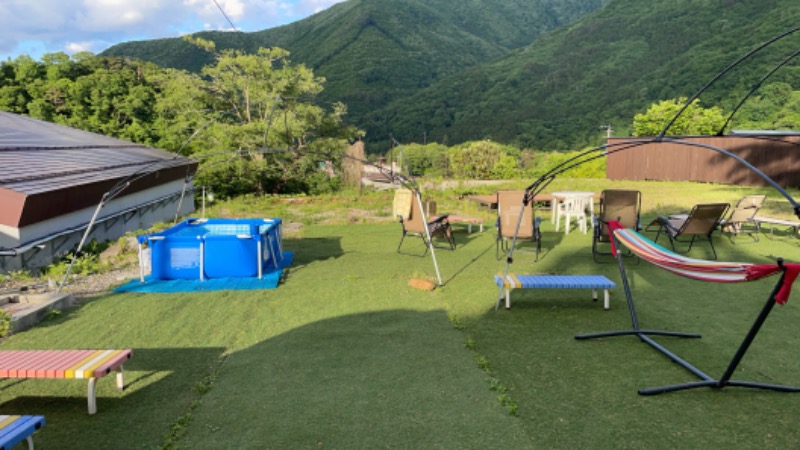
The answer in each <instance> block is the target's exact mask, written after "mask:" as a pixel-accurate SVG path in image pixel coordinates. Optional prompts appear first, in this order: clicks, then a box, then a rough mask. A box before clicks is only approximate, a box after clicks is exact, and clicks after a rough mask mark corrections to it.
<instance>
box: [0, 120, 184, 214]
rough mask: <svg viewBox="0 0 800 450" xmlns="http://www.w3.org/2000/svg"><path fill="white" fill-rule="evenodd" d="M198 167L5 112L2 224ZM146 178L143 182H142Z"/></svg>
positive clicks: (0, 131)
mask: <svg viewBox="0 0 800 450" xmlns="http://www.w3.org/2000/svg"><path fill="white" fill-rule="evenodd" d="M196 166H197V162H195V161H193V160H191V159H189V158H185V157H182V156H179V155H176V154H173V153H169V152H166V151H163V150H158V149H155V148H152V147H147V146H144V145H140V144H135V143H132V142H127V141H123V140H119V139H114V138H110V137H106V136H102V135H99V134H95V133H90V132H86V131H81V130H76V129H74V128H69V127H65V126H61V125H56V124H53V123H49V122H45V121H41V120H36V119H31V118H29V117H24V116H20V115H16V114H12V113H8V112H3V111H0V167H2V171H0V205H2V208H0V224H2V225H8V226H15V227H20V226H24V225H29V224H31V223H36V222H38V221H41V220H46V219H49V218H53V217H57V216H59V215H62V214H66V213H69V212H73V211H77V210H81V209H84V208H86V207H88V206H92V205H96V204H97V203H98V202H99V201H100V199H101V198H102V196H103V194H104V193H105V192H107V191H108V190H109V189H111V188H112V187H113V186H114V185H115V184H117V183H118V182H120V181H121V180H123V179H125V178H126V177H136V178H137V181H136V182H135V183H134V184H132V185H131V186H130V187H129V188H128V189H126V192H123V194H121V195H126V194H130V193H133V192H137V191H141V190H143V189H147V188H149V187H152V186H154V185H159V184H163V183H167V182H170V181H174V180H176V179H180V178H182V177H184V176H185V175H186V174H187V173H190V172H193V171H194V170H195V169H196ZM140 175H141V178H139V176H140Z"/></svg>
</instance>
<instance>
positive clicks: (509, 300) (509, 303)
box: [506, 288, 511, 309]
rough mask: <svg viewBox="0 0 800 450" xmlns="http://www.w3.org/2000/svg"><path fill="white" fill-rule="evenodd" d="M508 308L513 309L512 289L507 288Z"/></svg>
mask: <svg viewBox="0 0 800 450" xmlns="http://www.w3.org/2000/svg"><path fill="white" fill-rule="evenodd" d="M506 309H511V289H508V288H506Z"/></svg>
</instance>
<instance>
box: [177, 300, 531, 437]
mask: <svg viewBox="0 0 800 450" xmlns="http://www.w3.org/2000/svg"><path fill="white" fill-rule="evenodd" d="M495 397H496V395H495V394H494V393H492V391H491V390H490V389H489V384H488V382H487V380H486V378H485V375H484V374H483V372H482V371H481V370H480V369H479V368H478V367H477V365H476V364H475V362H474V361H473V360H472V357H471V355H470V353H469V352H468V351H467V350H466V349H465V348H464V344H463V334H462V333H460V332H458V331H457V330H455V329H454V328H453V326H452V325H451V324H450V322H449V319H448V317H447V315H446V313H445V312H443V311H432V312H417V311H409V310H389V311H381V312H374V313H364V314H353V315H346V316H340V317H337V318H334V319H328V320H322V321H319V322H315V323H312V324H309V325H306V326H302V327H299V328H296V329H293V330H291V331H289V332H286V333H284V334H281V335H279V336H276V337H274V338H271V339H268V340H266V341H264V342H261V343H259V344H256V345H254V346H252V347H249V348H247V349H244V350H241V351H238V352H235V353H232V354H231V355H230V356H229V357H228V358H227V359H226V361H225V364H224V366H223V369H222V375H221V376H220V379H219V381H218V382H217V383H215V385H214V387H213V389H212V390H211V391H210V392H209V394H207V395H206V396H205V397H203V400H202V403H203V404H202V406H201V407H200V408H198V410H197V411H196V413H195V414H194V417H193V419H192V422H191V424H190V426H189V428H188V429H187V433H186V435H185V436H184V438H183V439H181V440H180V441H179V442H178V443H179V445H180V446H181V447H185V448H197V447H198V446H202V447H206V448H210V447H222V448H305V447H325V448H378V447H392V446H395V445H399V446H400V447H404V448H489V447H495V448H514V447H517V448H518V447H519V446H520V445H521V443H520V439H522V437H523V435H522V434H521V433H520V432H519V429H517V428H515V427H516V426H517V425H516V422H517V421H515V420H514V418H513V417H511V416H509V415H508V413H507V412H506V411H505V410H504V408H503V407H502V406H501V405H500V404H499V402H498V401H497V400H496V398H495Z"/></svg>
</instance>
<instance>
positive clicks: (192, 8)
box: [0, 0, 344, 61]
mask: <svg viewBox="0 0 800 450" xmlns="http://www.w3.org/2000/svg"><path fill="white" fill-rule="evenodd" d="M341 1H344V0H277V1H275V0H216V1H215V0H2V1H0V61H5V60H6V59H8V58H11V59H14V58H16V57H17V56H19V55H28V56H30V57H32V58H34V59H36V60H39V59H41V57H42V55H44V54H45V53H55V52H64V53H67V54H69V55H72V54H74V53H77V52H81V51H89V52H92V53H100V52H102V51H103V50H105V49H107V48H108V47H111V46H112V45H114V44H117V43H120V42H126V41H134V40H145V39H158V38H169V37H179V36H182V35H184V34H189V33H194V32H197V31H203V30H231V29H232V27H231V24H230V23H229V21H228V19H230V22H232V23H233V25H234V26H235V27H236V29H237V30H239V31H259V30H263V29H266V28H273V27H276V26H279V25H285V24H287V23H291V22H295V21H297V20H300V19H303V18H305V17H308V16H310V15H312V14H315V13H317V12H320V11H322V10H324V9H326V8H328V7H330V6H331V5H333V4H334V3H339V2H341ZM220 8H221V9H222V11H224V12H225V14H223V13H222V11H221V10H220ZM226 15H227V17H228V19H226V17H225V16H226Z"/></svg>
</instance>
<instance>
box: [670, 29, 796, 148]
mask: <svg viewBox="0 0 800 450" xmlns="http://www.w3.org/2000/svg"><path fill="white" fill-rule="evenodd" d="M798 30H800V27H796V28H792V29H791V30H789V31H786V32H783V33H781V34H779V35H778V36H775V37H773V38H771V39H769V40H768V41H766V42H764V43H762V44H761V45H759V46H758V47H756V48H754V49H753V50H750V51H749V52H747V53H746V54H745V55H744V56H742V57H741V58H739V59H737V60H736V61H734V62H733V63H732V64H730V65H729V66H728V67H726V68H725V69H723V70H722V72H720V73H718V74H717V75H716V76H714V78H712V79H711V81H709V82H708V83H706V84H705V85H704V86H703V87H701V88H700V90H698V91H697V92H695V94H694V95H692V97H691V98H690V99H688V100H687V101H686V103H685V104H684V105H683V107H682V108H681V109H680V110H679V111H678V112H677V113H675V116H673V117H672V120H670V121H669V123H667V125H666V126H665V127H664V129H663V130H661V133H659V135H658V136H657V137H656V139H657V140H661V138H663V137H664V135H665V134H666V133H667V130H669V129H670V127H672V124H674V123H675V121H676V120H678V117H680V116H681V114H683V112H684V111H686V109H687V108H688V107H689V105H691V104H692V102H694V101H695V100H697V98H698V97H700V94H702V93H703V92H705V90H706V89H708V88H709V86H711V85H712V84H714V83H715V82H716V81H717V80H719V79H720V78H722V77H723V76H724V75H725V74H727V73H728V72H730V71H731V70H733V68H734V67H736V66H738V65H739V64H741V63H742V61H744V60H746V59H747V58H749V57H751V56H753V55H754V54H756V53H758V52H759V51H761V50H762V49H764V48H765V47H767V46H769V45H771V44H772V43H774V42H776V41H779V40H781V39H783V38H785V37H786V36H789V35H791V34H793V33H795V32H797V31H798Z"/></svg>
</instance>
